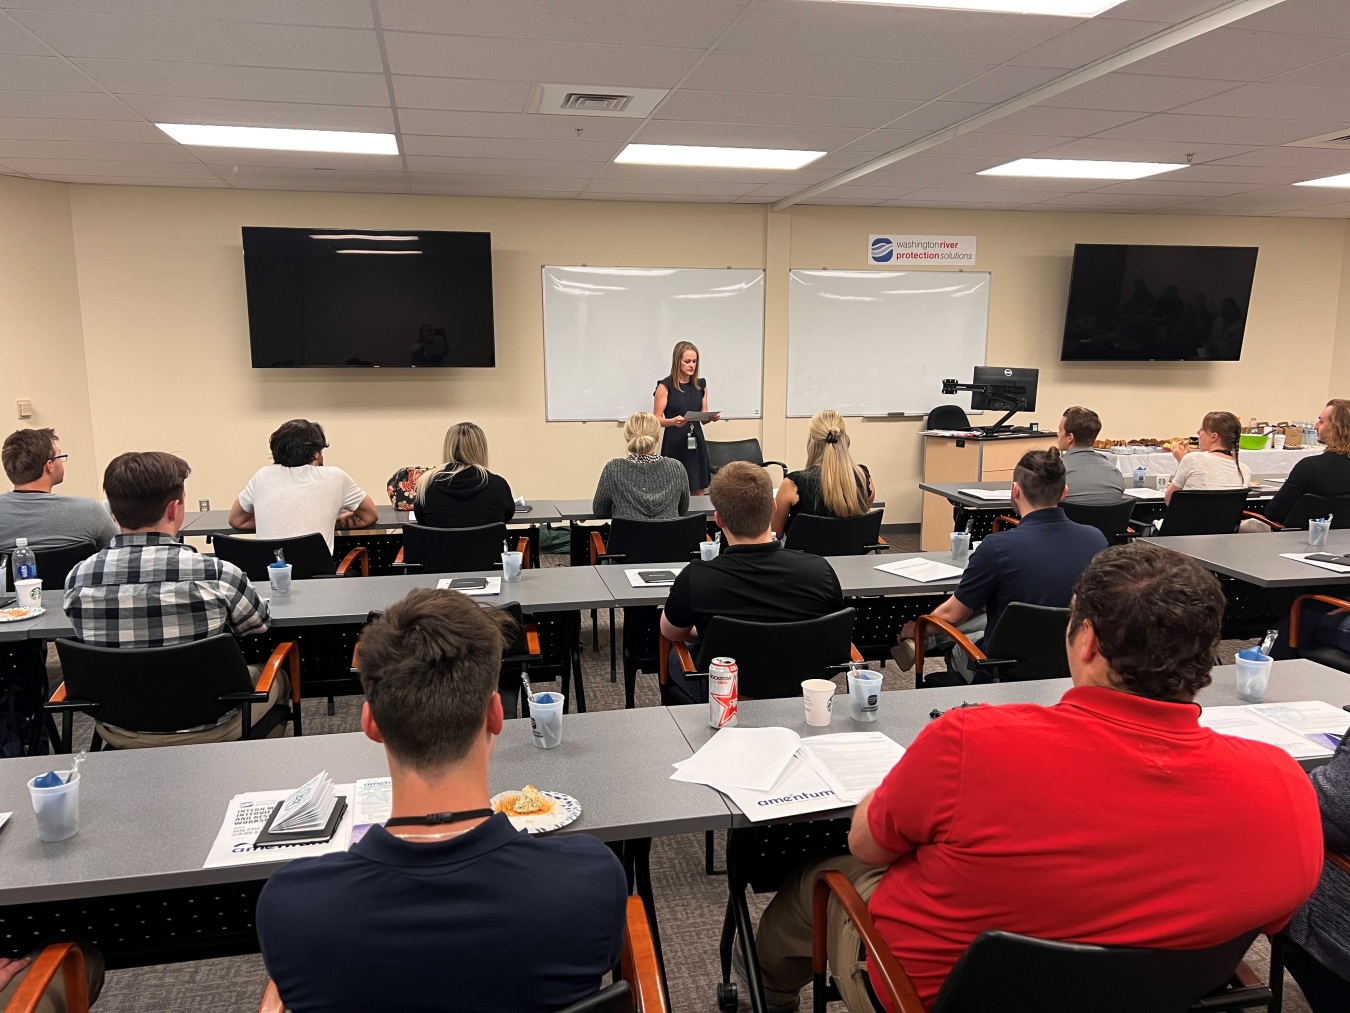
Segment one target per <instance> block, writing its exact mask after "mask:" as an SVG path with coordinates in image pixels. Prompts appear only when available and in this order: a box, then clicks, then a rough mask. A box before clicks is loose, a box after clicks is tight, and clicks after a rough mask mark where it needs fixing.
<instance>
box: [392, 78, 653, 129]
mask: <svg viewBox="0 0 1350 1013" xmlns="http://www.w3.org/2000/svg"><path fill="white" fill-rule="evenodd" d="M533 87H534V86H533V85H532V84H530V82H528V81H475V80H470V79H469V78H461V77H405V76H402V75H397V74H396V75H394V100H395V101H396V102H398V107H399V111H400V115H401V114H402V110H404V109H448V110H451V111H457V112H462V111H468V112H499V113H521V112H524V111H525V106H526V104H527V103H528V102H529V100H530V91H531V89H532V88H533ZM601 118H602V117H599V116H592V117H591V119H601ZM633 122H636V121H633Z"/></svg>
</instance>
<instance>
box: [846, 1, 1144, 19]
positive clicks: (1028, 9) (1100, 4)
mask: <svg viewBox="0 0 1350 1013" xmlns="http://www.w3.org/2000/svg"><path fill="white" fill-rule="evenodd" d="M835 2H842V3H867V4H889V5H891V6H892V7H941V8H944V9H946V10H949V11H993V12H994V13H996V14H1055V15H1058V16H1060V17H1065V18H1095V17H1096V16H1097V15H1098V14H1100V13H1102V11H1109V10H1110V9H1111V8H1112V7H1116V6H1119V5H1120V4H1122V3H1124V2H1125V0H835Z"/></svg>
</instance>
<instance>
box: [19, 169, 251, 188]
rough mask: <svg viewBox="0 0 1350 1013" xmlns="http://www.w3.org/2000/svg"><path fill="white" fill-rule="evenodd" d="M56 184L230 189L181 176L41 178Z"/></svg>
mask: <svg viewBox="0 0 1350 1013" xmlns="http://www.w3.org/2000/svg"><path fill="white" fill-rule="evenodd" d="M39 178H41V179H49V180H52V181H53V182H56V183H84V184H88V185H94V184H111V185H113V186H189V187H206V188H213V189H218V190H224V189H228V188H229V185H230V184H228V183H226V182H225V181H224V180H222V179H219V178H217V177H215V176H212V177H211V178H210V179H207V178H205V177H203V178H201V179H184V178H183V177H181V176H106V175H92V176H91V175H84V174H81V173H70V172H52V173H48V172H44V173H42V174H41V176H40V177H39Z"/></svg>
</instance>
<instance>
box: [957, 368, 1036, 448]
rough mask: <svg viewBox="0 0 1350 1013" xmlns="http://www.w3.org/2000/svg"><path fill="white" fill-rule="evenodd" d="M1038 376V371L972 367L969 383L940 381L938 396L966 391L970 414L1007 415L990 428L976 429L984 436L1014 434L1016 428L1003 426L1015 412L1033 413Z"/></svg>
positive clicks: (1016, 430)
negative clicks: (968, 398)
mask: <svg viewBox="0 0 1350 1013" xmlns="http://www.w3.org/2000/svg"><path fill="white" fill-rule="evenodd" d="M1040 373H1041V371H1040V370H1039V369H1015V368H1011V367H1007V366H976V367H975V375H974V376H973V377H972V379H971V382H970V383H957V382H956V381H955V380H943V381H942V393H944V394H955V393H956V392H957V391H958V390H968V391H970V410H971V411H976V412H978V411H1002V412H1006V413H1007V414H1005V415H1004V416H1003V418H1001V419H999V420H998V421H997V422H995V423H994V424H993V425H992V426H980V427H978V429H979V431H980V432H983V433H984V434H985V435H987V436H993V435H995V434H997V433H1012V432H1018V431H1019V430H1018V429H1017V427H1015V426H1009V425H1005V424H1004V423H1006V422H1007V421H1008V419H1010V418H1012V417H1013V415H1015V414H1016V413H1017V412H1030V411H1035V410H1036V384H1037V381H1038V379H1039V377H1040Z"/></svg>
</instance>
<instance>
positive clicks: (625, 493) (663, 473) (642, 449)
mask: <svg viewBox="0 0 1350 1013" xmlns="http://www.w3.org/2000/svg"><path fill="white" fill-rule="evenodd" d="M623 438H624V439H625V440H627V441H628V456H627V457H616V458H615V459H614V460H612V461H610V462H609V463H608V464H606V465H605V470H604V471H602V472H601V473H600V482H599V484H598V485H597V486H596V487H595V502H594V503H593V504H592V512H593V513H594V514H595V516H596V517H617V518H620V519H621V520H633V521H669V520H674V519H675V518H676V517H680V516H683V514H684V512H685V511H686V510H687V509H689V475H688V474H687V473H686V472H685V470H684V465H683V464H681V463H680V462H679V461H678V460H676V459H675V458H673V457H662V456H660V454H658V453H657V452H656V451H657V448H658V447H659V445H660V443H661V424H660V423H659V422H658V421H657V420H656V416H655V415H653V414H652V413H651V412H634V413H633V414H632V415H630V416H628V421H627V422H626V423H625V424H624V427H623Z"/></svg>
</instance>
